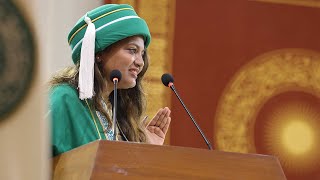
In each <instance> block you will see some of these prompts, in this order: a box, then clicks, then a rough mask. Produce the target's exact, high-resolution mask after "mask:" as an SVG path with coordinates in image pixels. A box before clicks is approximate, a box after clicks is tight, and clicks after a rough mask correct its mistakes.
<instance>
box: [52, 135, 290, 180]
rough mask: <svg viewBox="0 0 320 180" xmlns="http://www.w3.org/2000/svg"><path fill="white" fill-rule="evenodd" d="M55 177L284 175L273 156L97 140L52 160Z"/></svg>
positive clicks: (221, 179) (239, 179)
mask: <svg viewBox="0 0 320 180" xmlns="http://www.w3.org/2000/svg"><path fill="white" fill-rule="evenodd" d="M53 179H54V180H64V179H66V180H83V179H85V180H87V179H93V180H96V179H139V180H140V179H213V180H255V179H257V180H278V179H279V180H280V179H286V177H285V175H284V173H283V171H282V169H281V166H280V163H279V161H278V160H277V158H275V157H273V156H267V155H257V154H241V153H230V152H222V151H216V150H214V151H210V150H205V149H196V148H186V147H176V146H157V145H150V144H142V143H128V142H115V141H107V140H100V141H94V142H92V143H89V144H87V145H84V146H81V147H79V148H76V149H73V150H71V151H69V152H66V153H63V154H61V155H59V156H56V157H54V158H53Z"/></svg>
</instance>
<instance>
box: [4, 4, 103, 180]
mask: <svg viewBox="0 0 320 180" xmlns="http://www.w3.org/2000/svg"><path fill="white" fill-rule="evenodd" d="M13 2H15V3H16V4H17V5H18V7H19V9H21V11H22V12H23V14H24V16H25V17H26V19H27V21H28V22H29V24H30V26H31V29H32V32H33V34H34V38H35V43H36V46H37V52H36V57H37V59H36V65H35V66H36V67H35V69H36V72H35V73H34V77H33V81H32V84H31V88H30V89H29V90H28V93H27V95H26V97H25V98H24V100H23V102H21V103H20V104H19V106H18V107H17V109H16V110H15V111H14V112H13V113H10V114H9V116H7V117H6V118H5V119H3V120H1V121H0V142H1V145H0V146H1V148H0V159H1V161H0V179H7V180H20V179H22V180H43V179H49V176H48V174H49V173H48V171H49V169H50V166H49V163H48V154H49V138H48V137H49V135H48V134H49V133H48V124H47V123H46V122H47V120H46V119H45V114H46V112H47V106H46V103H47V102H46V87H45V82H46V81H47V80H48V78H49V76H50V75H51V74H52V73H53V72H55V71H56V70H57V69H60V68H61V67H63V66H65V65H67V64H68V63H71V62H72V61H71V58H70V53H71V51H70V49H69V47H68V44H67V34H68V33H69V30H70V29H71V27H72V26H73V25H74V24H75V22H76V21H77V19H78V18H79V17H80V16H82V15H83V14H85V12H86V11H88V10H90V9H92V8H93V7H96V6H98V5H100V4H102V1H91V0H84V1H78V0H68V1H62V0H56V1H54V0H48V1H43V0H29V1H25V0H14V1H13Z"/></svg>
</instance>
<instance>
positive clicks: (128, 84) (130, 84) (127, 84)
mask: <svg viewBox="0 0 320 180" xmlns="http://www.w3.org/2000/svg"><path fill="white" fill-rule="evenodd" d="M120 83H121V82H120ZM120 83H119V86H118V88H119V89H130V88H133V87H135V86H136V81H130V82H123V84H120Z"/></svg>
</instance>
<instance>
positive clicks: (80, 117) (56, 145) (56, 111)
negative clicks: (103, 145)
mask: <svg viewBox="0 0 320 180" xmlns="http://www.w3.org/2000/svg"><path fill="white" fill-rule="evenodd" d="M49 105H50V116H51V140H52V142H51V143H52V150H53V156H56V155H58V154H61V153H64V152H66V151H69V150H71V149H74V148H76V147H79V146H81V145H84V144H87V143H89V142H92V141H95V140H97V139H99V135H98V133H97V130H96V126H95V124H94V121H93V119H92V116H91V114H90V110H89V108H88V106H87V104H86V102H85V101H81V100H80V99H79V98H78V92H77V91H76V89H75V88H73V87H71V86H70V85H68V84H61V85H58V86H55V87H53V88H52V89H51V91H50V104H49ZM91 110H92V113H93V115H94V118H95V119H96V123H97V126H98V128H99V133H100V135H101V138H102V139H106V137H105V135H104V132H103V130H102V126H101V124H100V122H99V119H98V118H97V116H96V113H95V110H93V109H91Z"/></svg>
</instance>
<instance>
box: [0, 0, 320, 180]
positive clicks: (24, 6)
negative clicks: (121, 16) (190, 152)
mask: <svg viewBox="0 0 320 180" xmlns="http://www.w3.org/2000/svg"><path fill="white" fill-rule="evenodd" d="M105 3H127V4H131V5H132V6H133V7H134V8H135V9H136V11H137V13H138V14H139V15H140V16H141V17H143V18H144V19H145V20H146V21H147V23H148V25H149V28H150V30H151V35H152V43H151V45H150V48H149V54H150V56H151V66H150V68H149V71H148V72H147V76H146V82H145V89H146V92H147V93H148V94H147V98H148V109H147V114H148V115H149V117H152V116H153V115H154V113H155V112H156V111H157V110H158V109H159V108H160V107H164V106H168V107H170V108H171V110H172V124H171V128H170V132H169V134H168V135H167V140H166V144H167V145H173V146H183V147H193V148H203V149H206V148H207V146H206V144H205V143H204V141H203V139H202V137H201V136H200V133H199V132H198V131H197V130H196V128H195V127H194V125H193V124H192V122H191V120H190V118H189V117H188V116H187V114H186V112H185V111H184V109H183V108H182V106H181V105H180V103H179V101H178V100H177V99H176V97H175V96H174V95H173V93H172V92H171V90H170V89H169V88H167V87H165V86H163V85H162V83H161V81H160V77H161V75H162V74H163V73H171V74H172V75H173V76H174V78H175V87H176V89H177V90H178V92H179V93H180V96H181V97H182V99H183V100H184V102H185V104H186V105H187V107H188V109H189V110H190V111H191V113H192V114H193V116H194V117H195V119H196V121H197V122H198V124H199V125H200V127H201V128H202V130H203V131H204V133H205V134H206V136H207V137H208V139H209V140H210V141H211V143H212V145H213V146H214V149H216V150H220V151H229V152H240V153H255V154H268V155H274V156H276V157H277V158H278V159H279V162H280V163H281V166H282V168H283V170H284V172H285V174H286V176H287V179H289V180H300V179H320V153H319V151H318V149H319V147H320V139H319V138H320V135H319V131H318V129H319V127H320V114H319V112H320V101H319V98H320V83H319V82H320V73H319V72H320V44H319V42H320V36H319V35H318V34H319V32H320V25H319V23H318V21H319V19H320V1H318V0H227V1H225V0H203V1H201V2H199V1H192V0H183V1H182V0H181V1H175V0H158V1H147V0H100V1H91V0H83V1H79V0H68V1H62V0H56V1H54V0H48V1H41V0H30V1H23V0H0V18H1V20H2V22H3V25H2V26H1V27H0V80H1V82H2V85H1V87H0V97H1V100H0V108H1V109H0V113H1V114H0V139H1V143H2V144H1V148H0V159H1V160H2V162H0V179H32V180H35V179H49V177H50V176H49V174H50V164H49V163H48V160H50V158H49V154H50V152H49V151H50V149H49V144H50V142H49V138H48V137H49V128H48V122H47V119H46V114H47V106H46V103H47V102H46V99H47V97H46V93H47V86H46V82H47V81H48V79H49V78H50V76H51V75H52V74H53V73H55V72H56V71H58V70H59V69H61V68H63V67H65V66H67V65H71V64H72V61H71V50H70V48H69V47H68V43H67V35H68V33H69V31H70V29H71V28H72V27H73V25H74V24H75V23H76V21H77V20H78V18H79V17H81V16H83V15H84V14H85V13H86V12H87V11H89V10H91V9H93V8H94V7H97V6H99V5H102V4H105Z"/></svg>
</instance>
